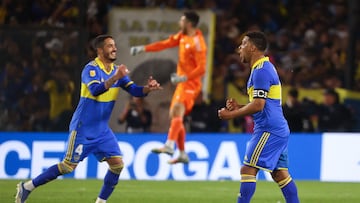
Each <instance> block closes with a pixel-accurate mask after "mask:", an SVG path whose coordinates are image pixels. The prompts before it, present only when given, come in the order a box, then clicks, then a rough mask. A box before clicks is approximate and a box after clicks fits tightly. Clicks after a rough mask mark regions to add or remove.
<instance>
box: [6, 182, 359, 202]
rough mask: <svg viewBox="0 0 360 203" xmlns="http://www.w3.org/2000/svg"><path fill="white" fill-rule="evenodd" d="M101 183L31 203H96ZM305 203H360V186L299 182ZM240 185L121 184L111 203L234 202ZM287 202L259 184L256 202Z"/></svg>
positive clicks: (9, 190)
mask: <svg viewBox="0 0 360 203" xmlns="http://www.w3.org/2000/svg"><path fill="white" fill-rule="evenodd" d="M18 182H19V181H16V180H0V202H14V195H15V188H16V184H17V183H18ZM101 185H102V181H101V180H73V179H63V180H57V181H53V182H51V183H49V184H47V185H45V186H43V187H40V188H38V189H37V190H36V191H34V192H33V193H32V194H31V196H30V198H29V199H28V201H27V203H47V202H52V203H65V202H66V203H68V202H79V203H80V202H81V203H83V202H89V203H91V202H95V198H96V196H97V194H98V192H99V190H100V188H101ZM297 185H298V190H299V196H300V200H301V202H303V203H323V202H324V203H325V202H326V203H332V202H333V203H335V202H336V203H337V202H342V203H346V202H349V203H354V202H360V183H329V182H313V181H297ZM238 188H239V183H238V182H236V181H235V182H233V181H209V182H205V181H195V182H191V181H120V182H119V184H118V186H117V187H116V189H115V191H114V193H113V194H112V196H111V197H110V198H109V200H108V202H109V203H111V202H119V203H138V202H139V203H143V202H144V203H227V202H229V203H234V202H236V195H237V192H238ZM267 202H268V203H284V202H285V201H284V199H283V197H282V195H281V192H280V190H279V189H278V187H277V186H276V184H275V183H272V182H265V181H258V183H257V188H256V192H255V195H254V198H253V201H252V203H267Z"/></svg>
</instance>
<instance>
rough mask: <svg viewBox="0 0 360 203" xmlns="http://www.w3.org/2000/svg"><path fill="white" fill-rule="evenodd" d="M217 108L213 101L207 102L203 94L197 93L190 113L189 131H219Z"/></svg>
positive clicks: (219, 123)
mask: <svg viewBox="0 0 360 203" xmlns="http://www.w3.org/2000/svg"><path fill="white" fill-rule="evenodd" d="M217 109H218V107H217V106H215V105H214V104H213V103H209V104H207V103H206V102H205V101H204V99H203V94H199V96H198V97H197V98H196V100H195V105H194V107H193V110H192V112H191V114H190V118H191V121H190V132H219V131H220V128H221V122H220V121H219V118H218V116H217Z"/></svg>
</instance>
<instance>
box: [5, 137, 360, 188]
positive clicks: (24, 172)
mask: <svg viewBox="0 0 360 203" xmlns="http://www.w3.org/2000/svg"><path fill="white" fill-rule="evenodd" d="M67 137H68V134H66V133H0V179H28V178H33V177H35V176H37V175H38V174H40V173H41V172H42V171H44V170H46V169H47V168H48V167H50V166H51V165H53V164H56V163H57V162H59V161H61V160H62V157H63V154H64V152H65V149H66V140H67ZM165 137H166V135H165V134H155V135H154V134H134V135H130V134H117V138H118V141H119V146H120V148H121V150H122V152H123V159H124V162H125V168H124V170H123V172H122V174H121V179H126V180H129V179H136V180H239V179H240V175H239V171H240V170H239V169H240V167H241V164H242V160H243V156H244V153H245V146H246V142H247V141H248V140H249V138H250V135H248V134H189V135H188V136H187V142H186V151H187V152H188V153H189V157H190V159H191V161H190V163H189V164H187V165H183V164H177V165H173V166H172V165H169V164H168V163H167V161H168V160H169V159H170V158H171V157H170V156H168V155H165V154H161V155H157V154H153V153H151V149H152V148H155V147H160V146H162V145H163V141H164V139H165ZM335 137H336V136H335ZM342 138H343V135H341V136H339V137H338V139H339V140H340V139H342ZM355 138H356V137H354V139H355ZM359 138H360V136H359ZM351 139H352V138H351V137H349V138H348V139H347V141H348V142H349V143H351V142H353V143H354V141H352V140H351ZM321 143H322V136H321V134H294V135H292V136H291V137H290V141H289V157H290V171H291V174H292V176H293V177H294V178H295V179H298V180H320V163H322V162H321V156H322V157H323V158H324V157H326V154H325V155H324V151H321ZM332 149H334V148H332ZM350 149H354V148H350ZM354 150H355V149H354ZM325 153H332V152H327V151H326V152H325ZM177 154H178V152H176V154H175V156H176V155H177ZM357 154H360V153H357ZM339 156H340V155H339ZM332 160H334V159H332ZM333 163H336V162H335V161H334V162H333ZM334 165H335V164H334ZM331 167H332V166H331ZM107 168H108V167H107V164H106V163H99V162H97V160H96V159H95V157H94V156H92V155H91V156H90V157H89V158H87V159H85V160H84V161H83V162H81V163H80V164H79V165H78V167H77V168H76V170H75V171H74V173H72V174H68V175H66V176H65V178H76V179H85V178H98V179H101V178H103V177H104V175H105V173H106V171H107ZM351 169H352V168H351ZM357 171H359V170H357ZM352 172H353V173H355V172H354V171H349V170H347V172H346V173H352ZM357 173H358V172H357ZM357 177H359V176H357ZM258 179H262V180H271V176H270V174H269V173H265V172H263V171H261V172H260V173H259V175H258ZM345 180H346V181H348V180H349V179H344V181H345Z"/></svg>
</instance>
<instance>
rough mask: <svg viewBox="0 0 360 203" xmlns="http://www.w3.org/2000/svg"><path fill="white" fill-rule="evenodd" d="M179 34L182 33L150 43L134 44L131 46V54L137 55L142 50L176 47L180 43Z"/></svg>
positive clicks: (150, 50)
mask: <svg viewBox="0 0 360 203" xmlns="http://www.w3.org/2000/svg"><path fill="white" fill-rule="evenodd" d="M179 35H180V34H175V35H171V36H170V37H169V38H168V39H165V40H162V41H158V42H154V43H151V44H148V45H140V46H132V47H131V48H130V54H131V55H133V56H135V55H137V54H140V53H142V52H153V51H161V50H164V49H167V48H172V47H176V46H178V45H179V40H180V37H179Z"/></svg>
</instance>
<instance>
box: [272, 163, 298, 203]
mask: <svg viewBox="0 0 360 203" xmlns="http://www.w3.org/2000/svg"><path fill="white" fill-rule="evenodd" d="M271 176H272V178H273V179H274V181H275V182H277V183H278V185H279V188H280V189H281V191H282V193H283V195H284V197H285V200H286V202H287V203H299V197H298V193H297V188H296V184H295V182H294V180H293V179H292V178H291V176H290V174H289V172H288V171H287V170H285V169H284V170H275V171H274V172H272V173H271Z"/></svg>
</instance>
